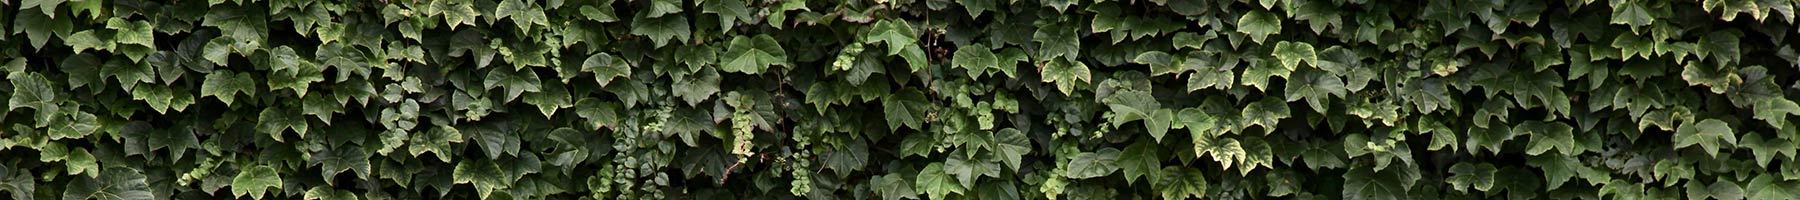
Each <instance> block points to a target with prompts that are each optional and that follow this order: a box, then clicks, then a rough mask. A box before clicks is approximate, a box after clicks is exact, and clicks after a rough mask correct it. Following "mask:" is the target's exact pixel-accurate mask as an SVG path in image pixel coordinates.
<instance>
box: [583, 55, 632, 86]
mask: <svg viewBox="0 0 1800 200" xmlns="http://www.w3.org/2000/svg"><path fill="white" fill-rule="evenodd" d="M581 71H582V72H593V73H594V80H595V81H599V82H600V87H606V85H607V84H608V83H612V80H613V78H631V65H629V64H626V63H625V60H624V59H620V58H618V57H613V56H612V54H607V53H597V54H594V55H592V56H588V58H587V60H586V61H583V62H581Z"/></svg>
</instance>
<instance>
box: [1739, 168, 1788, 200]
mask: <svg viewBox="0 0 1800 200" xmlns="http://www.w3.org/2000/svg"><path fill="white" fill-rule="evenodd" d="M1744 191H1746V192H1747V193H1748V194H1749V195H1746V196H1747V197H1749V198H1750V199H1756V200H1766V199H1787V198H1791V197H1793V196H1794V195H1800V188H1796V187H1795V185H1794V184H1793V182H1790V181H1784V180H1783V179H1782V178H1781V177H1778V175H1774V174H1762V175H1757V176H1756V178H1752V179H1750V183H1749V184H1746V185H1745V187H1744Z"/></svg>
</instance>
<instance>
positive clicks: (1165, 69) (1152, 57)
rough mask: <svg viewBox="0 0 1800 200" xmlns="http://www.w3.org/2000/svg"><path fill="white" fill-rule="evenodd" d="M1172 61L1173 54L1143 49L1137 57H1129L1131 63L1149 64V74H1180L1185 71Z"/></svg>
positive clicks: (1173, 59)
mask: <svg viewBox="0 0 1800 200" xmlns="http://www.w3.org/2000/svg"><path fill="white" fill-rule="evenodd" d="M1174 62H1175V58H1174V57H1173V56H1170V55H1169V53H1164V52H1162V51H1145V52H1143V53H1138V55H1137V57H1135V58H1132V59H1131V63H1137V64H1142V65H1149V66H1150V75H1151V76H1162V75H1165V74H1181V73H1182V72H1186V71H1184V70H1185V69H1183V68H1181V67H1179V66H1177V65H1174V64H1175V63H1174Z"/></svg>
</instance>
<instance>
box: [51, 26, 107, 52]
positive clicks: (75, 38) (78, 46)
mask: <svg viewBox="0 0 1800 200" xmlns="http://www.w3.org/2000/svg"><path fill="white" fill-rule="evenodd" d="M94 34H97V33H94V30H83V31H81V32H75V34H69V36H68V37H64V38H63V44H65V45H69V48H72V49H74V50H75V53H81V52H83V51H87V50H88V49H93V50H101V51H105V50H110V49H113V48H115V47H114V46H116V43H114V42H113V41H108V40H102V39H100V36H96V35H94Z"/></svg>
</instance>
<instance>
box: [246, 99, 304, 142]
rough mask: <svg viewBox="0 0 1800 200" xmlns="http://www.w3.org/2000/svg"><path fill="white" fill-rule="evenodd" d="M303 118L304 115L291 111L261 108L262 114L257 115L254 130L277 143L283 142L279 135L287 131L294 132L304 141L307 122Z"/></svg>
mask: <svg viewBox="0 0 1800 200" xmlns="http://www.w3.org/2000/svg"><path fill="white" fill-rule="evenodd" d="M303 116H305V115H302V114H300V112H298V111H296V110H293V109H282V108H277V107H268V108H263V110H262V113H261V114H257V118H256V119H257V125H256V130H257V131H258V132H263V133H267V134H269V137H270V138H274V139H275V141H277V142H282V141H283V140H282V139H281V138H282V137H281V135H282V133H285V132H286V131H287V130H294V133H295V134H298V135H300V138H301V139H305V138H306V129H307V121H306V118H304V117H303Z"/></svg>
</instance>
